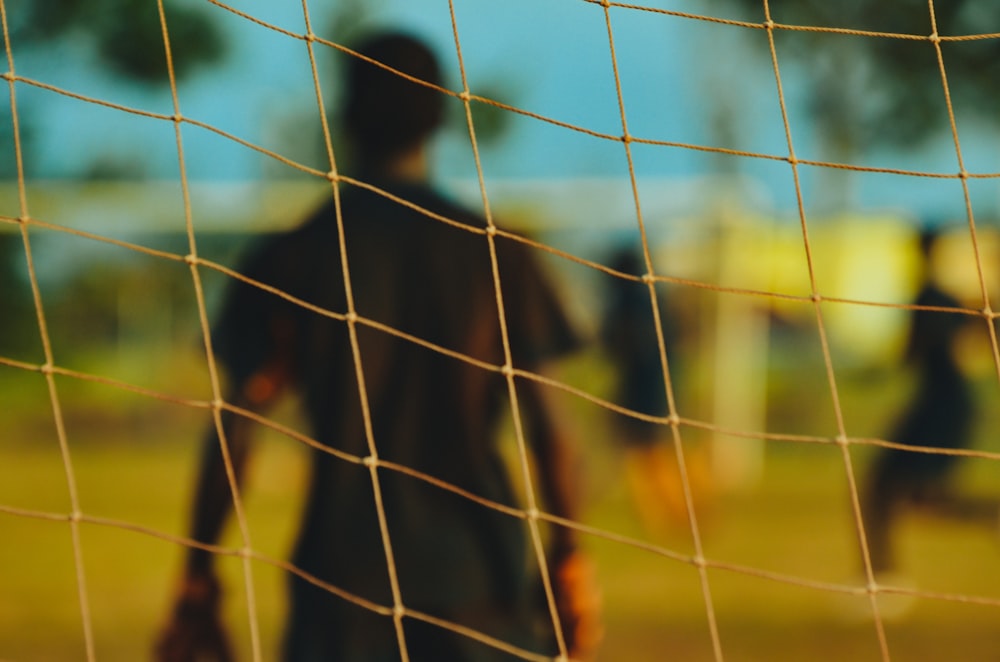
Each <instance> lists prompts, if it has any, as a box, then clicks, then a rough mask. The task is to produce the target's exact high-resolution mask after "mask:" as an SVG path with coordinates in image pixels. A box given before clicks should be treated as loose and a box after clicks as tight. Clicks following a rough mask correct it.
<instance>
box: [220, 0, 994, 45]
mask: <svg viewBox="0 0 1000 662" xmlns="http://www.w3.org/2000/svg"><path fill="white" fill-rule="evenodd" d="M210 1H212V0H210ZM579 1H580V2H584V3H587V4H592V5H600V6H602V7H609V8H617V9H631V10H635V11H642V12H648V13H651V14H661V15H664V16H673V17H675V18H685V19H691V20H695V21H702V22H705V23H717V24H719V25H731V26H734V27H739V28H749V29H753V30H769V29H774V30H789V31H798V32H827V33H831V34H838V35H850V36H857V37H873V38H879V39H901V40H905V41H935V40H938V41H943V42H947V41H973V40H979V39H997V38H1000V32H987V33H977V34H968V35H952V36H945V35H938V34H930V35H926V34H925V35H919V34H907V33H902V32H881V31H877V30H855V29H852V28H838V27H832V26H831V27H824V26H816V25H801V24H795V23H778V22H775V21H764V22H756V21H738V20H733V19H727V18H720V17H718V16H709V15H707V14H694V13H691V12H682V11H676V10H671V9H662V8H660V7H647V6H646V5H639V4H634V3H626V2H612V1H611V0H579Z"/></svg>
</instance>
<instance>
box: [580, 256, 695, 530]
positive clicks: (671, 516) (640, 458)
mask: <svg viewBox="0 0 1000 662" xmlns="http://www.w3.org/2000/svg"><path fill="white" fill-rule="evenodd" d="M609 266H610V267H611V268H612V269H614V270H615V271H618V272H620V273H623V274H628V275H631V276H639V275H641V274H643V273H645V271H646V268H645V265H644V263H643V259H642V254H641V247H640V246H626V247H623V248H621V249H619V250H617V251H616V252H615V253H614V254H613V255H612V259H611V263H610V265H609ZM606 297H607V303H606V306H605V309H604V313H603V321H602V325H601V334H600V338H601V345H602V348H603V351H604V353H605V355H606V356H607V357H608V359H609V360H610V361H611V363H612V364H613V367H614V369H615V372H616V377H617V379H616V384H615V393H614V395H613V396H612V399H613V400H614V402H615V403H616V404H618V405H621V406H623V407H626V408H628V409H630V410H632V411H634V412H638V413H640V414H646V415H648V416H657V417H665V416H666V415H667V413H668V407H667V390H666V382H665V381H664V375H663V364H662V362H661V360H660V347H659V342H658V340H657V336H656V322H655V318H654V316H653V308H652V301H651V300H650V295H649V286H648V285H647V284H646V283H644V282H641V281H637V280H632V279H629V278H622V277H617V276H616V277H613V280H612V281H610V286H609V287H608V288H607V290H606ZM657 301H658V307H659V312H660V326H661V328H662V330H663V342H664V346H665V350H666V353H667V357H668V359H669V360H670V361H671V364H670V367H671V372H672V373H673V375H674V377H676V374H677V369H676V368H677V365H678V363H679V361H678V360H677V358H678V357H677V354H678V352H677V349H678V346H679V342H680V335H681V324H680V320H679V310H678V308H677V307H676V306H674V305H671V302H670V300H669V299H668V298H667V297H663V296H658V299H657ZM612 421H613V434H614V435H615V439H616V441H618V442H619V443H620V445H621V446H622V448H623V449H624V452H625V471H626V478H627V480H628V485H629V489H630V491H631V494H632V502H633V504H634V505H635V508H636V510H637V512H638V513H639V516H640V518H641V519H642V522H643V525H644V527H645V529H646V530H647V532H648V533H651V534H654V535H658V534H661V533H663V532H664V531H665V530H666V528H667V527H668V526H669V525H670V524H672V523H675V524H678V525H680V526H687V525H688V504H687V499H686V496H685V494H684V489H683V482H682V478H681V475H680V469H679V467H678V464H677V454H676V453H675V450H674V447H673V438H672V436H671V431H670V428H669V427H667V426H666V425H664V424H661V423H654V422H651V421H647V420H644V419H642V418H637V417H635V416H627V415H624V414H614V415H613V419H612ZM693 450H695V451H698V450H700V449H697V448H696V449H693ZM686 469H687V472H688V478H689V481H690V484H691V487H692V492H693V496H695V498H696V499H699V500H701V499H703V498H707V496H708V494H709V492H710V489H709V485H710V482H711V481H710V479H709V476H708V469H707V463H706V462H705V458H704V455H703V454H702V453H698V452H692V453H689V454H688V455H687V458H686Z"/></svg>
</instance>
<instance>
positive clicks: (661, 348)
mask: <svg viewBox="0 0 1000 662" xmlns="http://www.w3.org/2000/svg"><path fill="white" fill-rule="evenodd" d="M601 6H602V8H603V11H604V22H605V24H606V27H607V33H608V48H609V51H610V55H611V67H612V70H613V72H614V78H615V93H616V95H617V99H618V111H619V114H620V115H621V122H622V145H623V146H624V148H625V158H626V160H627V162H628V172H629V183H630V185H631V187H632V198H633V202H634V205H635V214H636V223H637V225H638V228H639V234H640V237H641V241H642V253H643V261H644V265H645V268H646V274H645V275H644V276H643V278H642V280H643V282H644V283H645V284H646V287H647V288H648V291H649V299H650V307H651V308H652V312H653V323H654V330H655V332H656V344H657V348H658V352H659V355H660V367H661V371H662V378H663V380H664V386H665V390H666V394H667V395H666V397H667V407H668V414H669V421H670V432H671V442H672V445H673V447H674V454H675V456H676V458H677V468H678V470H679V472H678V473H679V475H680V478H681V489H682V491H683V494H684V505H685V508H686V510H687V517H688V525H689V526H690V528H691V539H692V544H693V545H694V565H695V567H696V568H697V570H698V580H699V585H700V588H701V594H702V599H703V600H704V602H705V615H706V618H707V620H708V628H709V634H710V636H711V639H712V651H713V654H714V656H715V659H716V661H717V662H721V661H722V660H723V659H724V656H723V653H722V642H721V639H720V637H719V627H718V622H717V619H716V615H715V605H714V601H713V599H712V589H711V586H710V582H709V580H708V568H707V564H706V561H705V553H704V547H703V545H702V539H701V530H700V527H699V526H698V516H697V514H696V513H695V509H694V494H693V492H692V490H691V480H690V476H689V474H688V469H687V462H686V459H685V455H684V444H683V440H682V437H681V433H680V418H679V416H678V413H677V407H676V401H675V399H674V392H673V384H672V380H671V379H670V370H669V365H668V357H667V351H666V341H665V340H664V337H663V326H662V324H661V315H660V305H659V301H658V299H657V296H656V274H655V269H654V267H653V258H652V254H651V252H650V248H649V237H648V235H647V233H646V224H645V221H644V220H643V215H642V205H641V203H640V199H639V185H638V181H637V179H636V174H635V163H634V161H633V159H632V138H631V136H630V135H629V130H628V120H627V119H626V117H627V114H626V112H625V98H624V93H623V92H622V85H621V75H620V73H619V70H618V56H617V52H616V50H615V38H614V30H613V28H612V25H611V2H610V0H602V2H601Z"/></svg>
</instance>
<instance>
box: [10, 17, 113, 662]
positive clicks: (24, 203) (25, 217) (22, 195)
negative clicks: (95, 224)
mask: <svg viewBox="0 0 1000 662" xmlns="http://www.w3.org/2000/svg"><path fill="white" fill-rule="evenodd" d="M0 22H2V24H3V40H4V45H5V46H6V56H7V67H8V69H9V73H8V74H7V75H6V78H7V84H8V88H9V91H10V113H11V123H12V129H13V133H14V158H15V159H16V162H17V194H18V202H19V205H20V212H19V213H20V218H19V219H18V225H19V227H20V230H21V242H22V244H23V246H24V258H25V263H26V265H27V268H28V280H29V282H30V286H31V296H32V300H33V303H34V307H35V316H36V320H37V323H38V335H39V338H40V340H41V343H42V351H43V353H44V356H45V364H44V365H43V366H42V367H41V372H42V374H43V375H44V376H45V383H46V386H47V388H48V393H49V402H50V404H51V407H52V418H53V421H54V423H55V427H56V437H57V438H58V441H59V453H60V456H61V458H62V465H63V472H64V473H65V476H66V488H67V491H68V493H69V501H70V509H71V512H70V515H69V529H70V538H71V540H72V545H73V566H74V570H75V574H76V588H77V597H78V600H79V603H80V620H81V622H82V626H83V640H84V647H85V649H86V654H87V660H88V661H89V662H93V660H95V659H96V657H95V647H94V628H93V622H92V619H91V614H90V599H89V594H88V591H87V580H86V572H85V569H84V562H83V544H82V542H81V540H80V522H81V520H82V518H83V512H82V510H81V509H80V495H79V493H78V491H77V484H76V473H75V471H74V469H73V461H72V458H71V455H70V449H69V440H68V438H67V435H66V426H65V421H64V420H63V413H62V404H61V401H60V398H59V389H58V388H57V387H56V382H55V371H54V368H55V361H54V359H53V354H52V342H51V339H50V337H49V331H48V325H47V323H46V318H45V308H44V306H43V305H42V293H41V289H40V287H39V284H38V274H37V272H36V271H35V259H34V254H33V253H32V250H31V238H30V236H29V235H30V233H29V232H28V221H29V219H30V218H31V216H30V213H29V210H28V193H27V185H26V182H25V174H24V153H23V150H22V145H21V125H20V120H19V118H18V113H17V93H16V89H15V88H16V84H15V76H16V74H15V70H14V53H13V50H12V47H11V43H10V28H9V26H8V23H7V5H6V2H5V1H4V0H0Z"/></svg>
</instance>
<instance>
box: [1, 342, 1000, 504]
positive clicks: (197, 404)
mask: <svg viewBox="0 0 1000 662" xmlns="http://www.w3.org/2000/svg"><path fill="white" fill-rule="evenodd" d="M0 365H3V366H6V367H9V368H16V369H20V370H24V371H26V372H37V373H42V374H46V373H49V374H52V375H58V376H61V377H66V378H70V379H77V380H80V381H87V382H91V383H97V384H101V385H104V386H109V387H112V388H117V389H120V390H123V391H128V392H131V393H135V394H137V395H142V396H145V397H148V398H151V399H155V400H160V401H163V402H166V403H169V404H175V405H180V406H185V407H191V408H193V409H203V410H211V409H213V408H221V409H224V410H226V411H230V412H232V413H234V414H238V415H239V416H242V417H244V418H248V419H251V420H253V421H255V422H257V423H259V424H261V425H263V426H265V427H268V428H270V429H272V430H274V431H275V432H278V433H280V434H282V435H285V436H287V437H289V438H291V439H293V440H295V441H299V442H301V443H303V444H305V445H307V446H309V447H311V448H314V449H316V450H320V451H323V452H326V453H329V454H331V455H333V456H335V457H337V458H339V459H341V460H344V461H346V462H351V463H354V464H364V463H365V458H364V457H362V456H359V455H353V454H350V453H345V452H343V451H339V450H337V449H335V448H331V447H329V446H326V445H324V444H322V443H321V442H319V441H317V440H316V439H314V438H312V437H310V436H309V435H306V434H303V433H301V432H299V431H298V430H295V429H294V428H291V427H288V426H287V425H284V424H281V423H279V422H277V421H274V420H273V419H270V418H268V417H267V416H264V415H261V414H257V413H255V412H253V411H250V410H248V409H244V408H242V407H239V406H236V405H233V404H231V403H228V402H221V403H218V404H217V403H214V402H212V401H211V400H204V399H196V398H184V397H180V396H176V395H171V394H168V393H163V392H161V391H155V390H152V389H147V388H144V387H141V386H137V385H135V384H130V383H128V382H123V381H120V380H116V379H111V378H108V377H103V376H100V375H95V374H90V373H85V372H81V371H78V370H72V369H69V368H63V367H59V366H47V365H44V364H36V363H29V362H25V361H18V360H16V359H12V358H9V357H5V356H2V355H0ZM487 367H488V368H489V369H491V370H492V371H493V372H496V373H498V374H500V373H502V372H503V368H502V366H491V365H488V366H487ZM514 374H515V376H517V377H519V378H522V379H526V380H531V381H535V382H538V383H541V384H545V385H547V386H551V387H553V388H556V389H558V390H560V391H563V392H565V393H569V394H571V395H574V396H576V397H579V398H581V399H584V400H587V401H589V402H591V403H593V404H595V405H598V406H600V407H602V408H604V409H607V410H609V411H613V412H616V413H619V414H622V415H624V416H628V417H631V418H634V419H637V420H641V421H645V422H647V423H653V424H658V425H663V426H672V425H676V426H678V427H682V428H691V429H697V430H702V431H707V432H714V433H718V434H722V435H725V436H727V437H733V438H742V439H749V440H763V441H771V442H788V443H796V444H813V445H837V444H847V445H853V446H878V447H883V448H891V449H896V450H901V451H912V452H915V453H923V454H931V455H951V456H956V457H967V458H976V459H982V460H1000V452H993V451H983V450H975V449H962V448H957V449H956V448H947V447H938V446H917V445H909V444H901V443H898V442H894V441H890V440H885V439H879V438H876V437H850V436H849V437H847V438H846V439H840V438H838V437H836V436H821V435H805V434H784V433H779V432H771V431H766V430H761V431H747V430H738V429H734V428H728V427H725V426H720V425H716V424H713V423H711V422H708V421H702V420H698V419H693V418H686V417H683V416H678V417H677V418H676V419H674V418H672V417H670V416H652V415H649V414H644V413H642V412H638V411H635V410H632V409H629V408H627V407H623V406H620V405H617V404H615V403H614V402H611V401H608V400H606V399H603V398H600V397H597V396H594V395H592V394H590V393H587V392H586V391H583V390H580V389H577V388H574V387H572V386H570V385H568V384H565V383H563V382H560V381H558V380H554V379H551V378H548V377H545V376H543V375H540V374H537V373H531V372H528V371H525V370H518V369H515V370H514ZM376 464H377V466H380V467H383V468H386V469H391V470H393V471H397V472H399V473H406V474H408V475H411V476H413V477H415V478H419V479H421V480H424V481H426V482H428V483H432V484H435V485H437V486H438V487H442V488H444V489H448V490H450V491H453V492H456V493H458V494H462V495H463V496H466V497H467V498H469V499H471V500H474V501H478V502H479V503H481V504H482V505H486V506H488V507H491V508H494V509H495V510H498V511H501V512H504V513H506V514H509V515H513V516H517V517H521V516H523V513H522V512H521V511H519V510H518V509H513V508H510V507H508V506H504V505H503V504H499V503H495V502H490V501H489V500H485V499H481V498H480V497H477V496H476V495H474V494H471V493H468V492H466V491H465V490H462V489H461V488H459V487H457V486H454V485H451V484H449V483H446V482H444V481H441V480H439V479H436V478H434V477H433V476H430V475H427V474H424V473H422V472H419V471H416V470H413V469H409V468H407V467H405V466H403V465H399V464H397V463H394V462H391V461H385V460H381V459H380V460H378V461H377V462H376Z"/></svg>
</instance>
